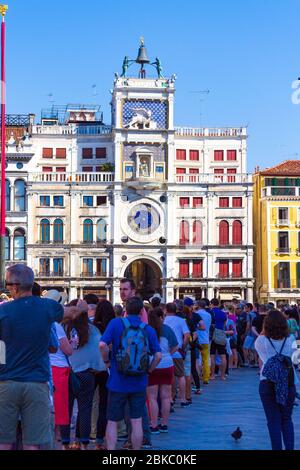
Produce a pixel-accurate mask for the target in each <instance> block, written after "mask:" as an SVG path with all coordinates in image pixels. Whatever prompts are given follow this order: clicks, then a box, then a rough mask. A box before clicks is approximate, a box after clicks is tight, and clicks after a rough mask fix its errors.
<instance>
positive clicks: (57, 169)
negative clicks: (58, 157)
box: [56, 166, 67, 173]
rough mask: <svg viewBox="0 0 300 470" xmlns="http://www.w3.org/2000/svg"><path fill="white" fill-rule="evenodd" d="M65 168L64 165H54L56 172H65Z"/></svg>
mask: <svg viewBox="0 0 300 470" xmlns="http://www.w3.org/2000/svg"><path fill="white" fill-rule="evenodd" d="M66 171H67V169H66V167H65V166H58V167H56V173H66Z"/></svg>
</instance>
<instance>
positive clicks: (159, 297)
mask: <svg viewBox="0 0 300 470" xmlns="http://www.w3.org/2000/svg"><path fill="white" fill-rule="evenodd" d="M153 299H159V300H160V301H162V297H161V295H160V294H158V293H157V294H154V296H153V297H151V299H150V302H152V300H153Z"/></svg>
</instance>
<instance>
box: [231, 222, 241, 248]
mask: <svg viewBox="0 0 300 470" xmlns="http://www.w3.org/2000/svg"><path fill="white" fill-rule="evenodd" d="M232 230H233V234H232V243H233V244H234V245H242V244H243V226H242V222H240V221H239V220H235V221H234V222H233V227H232Z"/></svg>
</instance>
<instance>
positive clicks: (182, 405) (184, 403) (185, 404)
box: [180, 401, 191, 408]
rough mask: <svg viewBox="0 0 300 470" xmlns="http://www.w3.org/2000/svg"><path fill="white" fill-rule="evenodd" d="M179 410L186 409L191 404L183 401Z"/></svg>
mask: <svg viewBox="0 0 300 470" xmlns="http://www.w3.org/2000/svg"><path fill="white" fill-rule="evenodd" d="M180 406H181V408H187V407H188V406H191V403H189V402H188V401H183V402H181V403H180Z"/></svg>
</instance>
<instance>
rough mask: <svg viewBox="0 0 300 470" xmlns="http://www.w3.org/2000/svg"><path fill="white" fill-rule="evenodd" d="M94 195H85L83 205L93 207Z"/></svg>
mask: <svg viewBox="0 0 300 470" xmlns="http://www.w3.org/2000/svg"><path fill="white" fill-rule="evenodd" d="M93 205H94V196H83V207H93Z"/></svg>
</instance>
